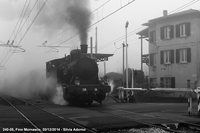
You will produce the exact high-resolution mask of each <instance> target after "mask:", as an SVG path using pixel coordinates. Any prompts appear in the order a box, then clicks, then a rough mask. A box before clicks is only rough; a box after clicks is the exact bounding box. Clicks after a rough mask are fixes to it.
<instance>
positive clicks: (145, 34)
mask: <svg viewBox="0 0 200 133" xmlns="http://www.w3.org/2000/svg"><path fill="white" fill-rule="evenodd" d="M148 32H149V28H145V29H143V30H141V31H140V32H138V33H136V34H138V35H140V36H143V37H148V36H149V35H148Z"/></svg>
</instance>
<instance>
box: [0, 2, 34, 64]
mask: <svg viewBox="0 0 200 133" xmlns="http://www.w3.org/2000/svg"><path fill="white" fill-rule="evenodd" d="M27 1H28V0H26V1H25V3H24V5H23V9H22V11H21V13H20V16H19V19H18V21H17V23H16V25H15V28H14V30H13V32H12V33H11V35H10V37H9V40H10V39H11V37H12V36H13V35H14V34H15V30H16V28H17V26H18V23H19V21H20V19H21V18H23V17H22V15H23V12H24V9H25V7H26V4H27ZM30 1H31V0H29V2H30ZM6 49H7V47H6V48H5V49H4V52H3V54H2V56H1V60H0V61H2V60H3V57H4V54H5V52H6Z"/></svg>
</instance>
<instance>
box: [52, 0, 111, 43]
mask: <svg viewBox="0 0 200 133" xmlns="http://www.w3.org/2000/svg"><path fill="white" fill-rule="evenodd" d="M108 2H110V0H108V1H106V2H105V3H103V4H102V5H101V6H99V7H98V8H96V9H95V10H93V11H92V12H91V13H90V14H89V15H88V16H90V15H91V14H93V13H94V12H95V11H97V10H99V9H100V8H101V7H103V6H104V5H106V4H107V3H108ZM69 29H70V27H68V28H66V29H65V30H63V31H61V32H60V33H58V34H56V35H55V36H53V37H52V39H53V38H55V37H57V36H59V35H60V34H62V33H63V32H65V31H67V30H69Z"/></svg>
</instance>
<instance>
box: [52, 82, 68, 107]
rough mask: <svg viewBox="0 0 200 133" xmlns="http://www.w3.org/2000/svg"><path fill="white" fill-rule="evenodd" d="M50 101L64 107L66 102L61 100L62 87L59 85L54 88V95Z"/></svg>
mask: <svg viewBox="0 0 200 133" xmlns="http://www.w3.org/2000/svg"><path fill="white" fill-rule="evenodd" d="M51 100H52V102H53V103H54V104H59V105H66V104H67V102H66V101H65V100H64V98H63V88H62V86H60V85H59V86H57V87H56V93H55V95H53V97H52V98H51Z"/></svg>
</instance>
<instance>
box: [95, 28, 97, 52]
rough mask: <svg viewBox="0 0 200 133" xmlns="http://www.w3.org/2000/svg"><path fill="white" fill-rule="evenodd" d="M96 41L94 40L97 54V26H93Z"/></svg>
mask: <svg viewBox="0 0 200 133" xmlns="http://www.w3.org/2000/svg"><path fill="white" fill-rule="evenodd" d="M95 31H96V32H95V35H96V42H95V53H96V54H97V27H96V28H95Z"/></svg>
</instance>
